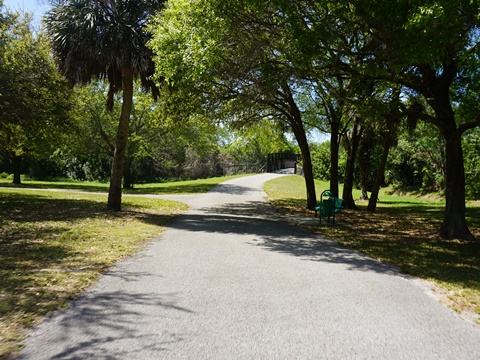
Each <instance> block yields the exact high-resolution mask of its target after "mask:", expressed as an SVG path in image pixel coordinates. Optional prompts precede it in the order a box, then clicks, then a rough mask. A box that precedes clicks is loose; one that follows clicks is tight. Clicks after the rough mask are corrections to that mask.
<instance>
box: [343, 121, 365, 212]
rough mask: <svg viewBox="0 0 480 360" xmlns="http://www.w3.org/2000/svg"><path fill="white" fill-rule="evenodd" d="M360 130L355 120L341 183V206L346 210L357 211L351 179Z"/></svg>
mask: <svg viewBox="0 0 480 360" xmlns="http://www.w3.org/2000/svg"><path fill="white" fill-rule="evenodd" d="M362 132H363V131H362V128H361V126H360V125H359V123H358V118H356V119H355V124H354V125H353V131H352V138H351V139H350V148H349V149H348V150H349V151H348V156H347V169H346V172H345V180H344V182H343V195H342V197H343V206H344V207H345V208H346V209H353V210H356V209H358V207H357V205H356V204H355V200H354V199H353V178H354V173H355V160H356V157H357V151H358V147H359V145H360V138H361V137H362Z"/></svg>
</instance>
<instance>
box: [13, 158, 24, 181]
mask: <svg viewBox="0 0 480 360" xmlns="http://www.w3.org/2000/svg"><path fill="white" fill-rule="evenodd" d="M12 161H13V183H14V184H16V185H20V184H21V183H22V179H21V174H22V156H21V155H13V159H12Z"/></svg>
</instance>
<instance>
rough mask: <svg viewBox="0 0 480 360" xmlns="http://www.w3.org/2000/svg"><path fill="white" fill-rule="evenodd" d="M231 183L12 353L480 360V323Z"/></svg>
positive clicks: (250, 181)
mask: <svg viewBox="0 0 480 360" xmlns="http://www.w3.org/2000/svg"><path fill="white" fill-rule="evenodd" d="M276 176H279V175H273V174H262V175H258V176H254V177H246V178H240V179H235V180H231V181H227V182H225V183H223V184H220V185H218V186H216V187H215V188H213V189H212V190H211V191H210V192H208V193H206V194H202V195H195V196H170V197H169V198H174V199H177V200H179V199H181V200H183V201H185V202H187V203H188V204H190V205H191V210H190V211H189V212H188V213H186V214H185V215H184V216H182V217H180V218H178V219H177V220H176V221H175V222H174V223H173V224H172V226H171V228H170V229H169V230H168V231H167V232H165V234H164V235H163V236H162V237H161V238H159V239H157V240H155V241H153V242H152V243H151V244H150V245H149V246H148V247H147V248H146V249H145V250H144V251H142V252H141V253H139V254H138V255H137V256H136V257H134V258H132V259H130V260H128V261H125V262H122V263H120V264H118V265H117V266H116V267H115V268H113V269H112V270H111V271H110V272H109V273H107V274H106V275H104V276H103V277H102V279H101V281H100V282H99V283H98V284H97V285H95V286H93V287H92V288H91V289H90V290H89V291H87V292H86V293H84V295H82V296H81V297H80V298H79V299H78V300H77V301H75V302H74V303H73V304H72V306H71V307H70V308H69V309H67V310H64V311H60V312H58V313H57V314H56V315H55V316H53V317H51V318H50V319H48V320H47V321H45V322H44V323H43V324H42V325H41V326H40V327H38V328H37V329H36V330H35V331H34V332H33V333H32V335H31V337H30V338H29V339H28V341H27V343H26V347H25V349H24V351H23V352H22V354H21V356H20V358H21V359H35V360H39V359H455V360H456V359H480V327H479V326H477V325H474V324H472V323H470V322H467V321H465V320H462V319H461V318H460V317H458V316H457V315H456V314H455V313H454V312H452V311H451V310H449V309H447V308H445V307H444V306H442V305H441V304H440V303H438V302H437V301H436V300H435V299H433V298H432V297H430V296H428V295H427V293H426V291H424V289H423V288H422V287H421V286H419V285H417V283H415V282H414V281H412V280H409V279H407V278H405V277H401V276H398V275H397V274H396V273H395V271H394V269H392V268H390V267H388V266H386V265H382V264H380V263H378V262H375V261H373V260H371V259H369V258H367V257H364V256H362V255H359V254H357V253H356V252H353V251H350V250H347V249H345V248H342V247H340V246H338V245H336V244H335V243H332V242H330V241H328V240H325V239H323V238H321V237H318V236H315V235H312V234H311V233H309V232H307V231H306V230H304V229H302V228H300V227H297V226H294V225H293V224H292V223H290V222H288V221H286V219H285V218H282V217H281V216H279V215H278V214H277V213H275V211H274V210H273V209H272V208H271V207H270V206H269V205H268V204H267V203H266V202H265V201H264V193H263V191H262V190H261V188H262V185H263V183H264V182H265V181H266V180H269V179H271V178H273V177H276Z"/></svg>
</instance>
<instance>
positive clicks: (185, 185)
mask: <svg viewBox="0 0 480 360" xmlns="http://www.w3.org/2000/svg"><path fill="white" fill-rule="evenodd" d="M241 176H245V175H233V176H220V177H214V178H210V179H199V180H187V181H177V182H165V183H155V184H135V185H134V188H133V189H124V191H123V192H124V193H125V194H164V195H165V194H197V193H203V192H206V191H208V190H210V189H211V188H212V187H213V186H215V185H217V184H219V183H221V182H224V181H227V180H229V179H234V178H237V177H241ZM108 187H109V184H108V183H102V182H95V181H32V180H24V179H22V184H21V185H15V184H12V180H11V179H8V180H7V179H1V178H0V188H16V189H22V188H33V189H66V190H81V191H90V192H108Z"/></svg>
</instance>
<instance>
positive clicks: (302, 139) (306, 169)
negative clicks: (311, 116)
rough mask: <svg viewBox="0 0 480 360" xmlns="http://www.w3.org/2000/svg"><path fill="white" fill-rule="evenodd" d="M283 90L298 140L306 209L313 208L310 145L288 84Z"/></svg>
mask: <svg viewBox="0 0 480 360" xmlns="http://www.w3.org/2000/svg"><path fill="white" fill-rule="evenodd" d="M283 89H284V91H285V98H286V100H287V102H288V108H289V114H288V116H287V119H288V122H289V124H290V126H291V128H292V131H293V133H294V135H295V139H296V140H297V142H298V146H299V147H300V151H301V153H302V159H303V176H304V178H305V187H306V189H307V209H309V210H313V209H315V206H316V205H317V195H316V193H315V180H314V178H313V166H312V157H311V154H310V147H309V146H308V140H307V135H306V133H305V128H304V127H303V122H302V114H301V112H300V109H299V108H298V106H297V104H296V103H295V99H294V98H293V95H292V92H291V91H290V88H289V86H288V85H284V87H283Z"/></svg>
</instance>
